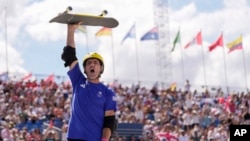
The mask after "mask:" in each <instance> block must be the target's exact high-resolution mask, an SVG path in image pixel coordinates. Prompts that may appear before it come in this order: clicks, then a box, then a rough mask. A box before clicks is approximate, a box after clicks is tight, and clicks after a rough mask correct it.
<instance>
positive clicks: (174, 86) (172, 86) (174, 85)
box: [169, 82, 176, 92]
mask: <svg viewBox="0 0 250 141" xmlns="http://www.w3.org/2000/svg"><path fill="white" fill-rule="evenodd" d="M169 88H170V91H172V92H173V91H175V90H176V82H174V83H172V84H171V85H170V87H169Z"/></svg>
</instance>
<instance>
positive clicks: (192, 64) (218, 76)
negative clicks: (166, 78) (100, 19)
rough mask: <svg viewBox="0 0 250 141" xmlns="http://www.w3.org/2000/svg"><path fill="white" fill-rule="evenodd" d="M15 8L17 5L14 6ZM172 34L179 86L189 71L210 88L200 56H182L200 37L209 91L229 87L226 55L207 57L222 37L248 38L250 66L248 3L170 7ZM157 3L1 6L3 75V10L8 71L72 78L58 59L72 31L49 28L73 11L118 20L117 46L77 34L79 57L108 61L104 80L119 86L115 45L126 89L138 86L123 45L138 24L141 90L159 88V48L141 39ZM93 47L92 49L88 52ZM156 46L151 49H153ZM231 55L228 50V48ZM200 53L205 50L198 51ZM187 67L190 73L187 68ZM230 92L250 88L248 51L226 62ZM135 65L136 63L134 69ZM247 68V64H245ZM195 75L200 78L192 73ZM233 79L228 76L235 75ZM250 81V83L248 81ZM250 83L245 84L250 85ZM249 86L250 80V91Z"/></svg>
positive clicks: (70, 0) (181, 0) (25, 0)
mask: <svg viewBox="0 0 250 141" xmlns="http://www.w3.org/2000/svg"><path fill="white" fill-rule="evenodd" d="M13 3H14V4H13ZM168 3H169V20H170V22H169V32H170V40H171V43H170V44H172V41H173V39H174V37H175V35H176V33H177V31H178V29H179V28H180V30H181V44H179V45H177V48H176V51H175V52H173V53H172V61H173V62H172V66H173V72H174V73H173V76H172V78H173V80H171V81H175V82H177V83H179V84H182V83H183V81H184V80H183V78H182V77H181V71H180V70H181V69H182V68H183V67H184V70H185V78H184V79H189V80H190V81H191V83H193V84H194V85H202V84H204V67H203V65H202V61H201V50H200V49H201V48H200V47H198V46H192V47H190V48H189V49H188V50H184V54H182V55H183V56H182V55H181V54H180V48H181V47H183V46H184V45H185V44H186V43H187V42H188V41H190V40H191V39H192V38H193V37H194V36H195V35H196V33H197V32H198V31H199V30H202V33H203V50H204V53H205V58H206V72H207V76H206V77H207V84H208V85H222V86H223V85H225V79H224V74H225V71H224V67H223V66H224V62H223V55H222V52H223V50H222V48H217V49H216V50H215V51H213V52H211V53H207V50H206V48H207V47H208V45H210V44H211V43H213V42H214V41H215V40H216V39H217V38H218V37H219V35H220V33H221V32H223V34H224V44H225V45H226V43H227V42H230V41H232V40H234V39H236V38H237V37H238V36H239V35H240V34H243V38H244V42H243V46H244V48H246V49H244V54H245V56H246V58H245V60H249V59H250V58H249V57H247V56H249V55H248V54H249V53H250V49H247V47H249V46H250V42H247V41H250V40H249V38H250V37H249V33H250V32H249V30H250V29H249V28H248V27H249V26H248V25H249V23H250V18H249V9H250V6H249V5H250V4H249V1H247V0H238V1H237V2H236V1H235V0H220V1H218V0H193V1H192V0H169V1H168ZM152 4H153V1H152V0H145V1H141V0H126V1H124V0H105V1H98V0H92V1H87V0H39V1H37V0H36V1H35V0H34V1H32V0H20V1H14V0H9V1H5V0H0V5H1V7H0V12H1V13H0V21H1V22H0V26H1V27H2V28H1V29H0V45H1V46H0V47H1V49H0V55H1V56H0V73H1V72H4V71H5V70H6V65H5V64H6V63H5V62H6V61H5V58H6V57H5V30H4V23H5V22H4V21H5V20H4V6H6V7H7V15H8V16H7V37H8V40H7V47H8V58H9V59H8V61H9V70H10V71H11V72H13V73H14V72H15V73H16V72H18V73H21V74H27V73H29V72H32V73H34V74H44V75H49V74H51V73H54V74H56V75H64V76H66V72H67V70H68V69H67V68H64V66H63V62H62V61H61V59H60V55H61V52H62V48H63V46H64V45H65V42H66V41H65V40H66V25H63V24H57V23H49V22H48V21H49V20H50V19H51V18H53V17H54V16H55V15H57V14H58V13H59V12H62V11H64V10H65V8H66V7H67V6H69V5H70V6H72V7H73V11H72V12H76V13H89V14H99V13H100V11H102V10H103V9H107V10H108V12H109V14H108V16H111V17H115V18H117V19H118V20H119V22H120V25H119V26H118V27H117V28H115V29H113V44H112V39H111V38H110V37H101V38H96V37H95V36H94V34H95V33H96V32H97V31H98V30H99V29H100V28H101V27H87V30H88V34H87V35H86V34H83V33H80V32H79V33H77V34H76V44H77V56H78V59H79V60H80V61H81V60H82V58H83V56H84V55H85V54H86V52H87V50H90V51H97V52H100V53H101V54H103V56H104V58H105V72H104V75H103V77H102V78H103V79H104V80H106V81H111V80H112V79H113V64H112V56H111V55H112V53H111V52H112V45H113V48H114V52H115V56H114V58H115V71H116V72H115V74H116V76H115V78H116V79H119V80H121V81H124V82H130V83H132V82H135V81H136V79H135V78H136V75H137V74H136V67H135V66H136V64H135V63H136V62H135V51H136V50H135V44H134V39H127V40H126V41H125V42H124V44H123V45H122V46H121V44H120V42H121V40H122V39H123V37H124V36H125V35H126V34H127V32H128V30H129V29H130V27H131V26H132V24H133V23H134V22H136V25H137V28H136V36H137V48H138V57H139V61H140V62H138V63H139V67H140V77H141V79H142V82H150V83H153V82H155V81H156V80H157V78H156V76H157V74H156V67H157V65H156V64H155V61H154V60H155V58H156V56H155V53H153V52H155V48H153V47H154V46H155V41H147V42H140V41H139V38H140V37H141V36H142V35H143V34H145V33H146V32H147V31H149V30H150V29H151V28H152V27H153V26H154V21H153V5H152ZM87 44H88V49H87V47H86V46H87ZM152 46H153V47H152ZM224 47H225V46H224ZM197 48H199V49H197ZM181 58H183V59H184V66H182V65H181ZM226 61H227V63H226V64H227V74H228V75H227V77H228V80H227V81H228V82H227V83H228V85H230V86H233V87H237V88H238V87H245V85H246V82H245V80H244V79H245V78H248V76H247V77H246V76H245V75H244V70H249V69H250V66H249V67H248V66H247V69H244V67H243V65H244V64H243V60H242V51H235V52H233V53H231V54H230V55H227V54H226ZM131 62H133V63H131ZM246 64H248V63H247V62H246ZM194 70H195V71H194ZM229 74H230V75H229ZM248 79H250V78H248ZM246 80H247V79H246ZM248 86H250V80H249V84H248Z"/></svg>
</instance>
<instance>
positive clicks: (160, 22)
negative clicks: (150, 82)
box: [153, 0, 173, 88]
mask: <svg viewBox="0 0 250 141" xmlns="http://www.w3.org/2000/svg"><path fill="white" fill-rule="evenodd" d="M153 2H154V4H153V6H154V23H155V25H156V27H157V28H158V33H159V38H158V42H157V45H156V47H157V53H156V57H157V59H156V60H157V66H158V80H159V82H160V83H161V86H162V87H163V88H166V87H168V86H169V85H170V84H171V83H172V82H173V80H172V65H171V62H172V61H171V44H170V33H169V13H168V0H154V1H153Z"/></svg>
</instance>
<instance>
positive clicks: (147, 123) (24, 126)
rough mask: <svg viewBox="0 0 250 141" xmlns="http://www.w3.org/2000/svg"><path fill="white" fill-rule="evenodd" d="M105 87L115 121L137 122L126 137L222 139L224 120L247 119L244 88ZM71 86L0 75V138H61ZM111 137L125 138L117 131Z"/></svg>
mask: <svg viewBox="0 0 250 141" xmlns="http://www.w3.org/2000/svg"><path fill="white" fill-rule="evenodd" d="M109 86H110V88H112V89H113V90H114V91H115V92H116V94H117V103H118V105H117V106H118V107H117V109H118V110H117V112H116V116H117V121H118V123H140V124H143V133H142V135H141V136H140V137H133V135H131V139H129V140H131V141H136V140H138V141H175V140H176V141H177V140H178V141H228V140H229V125H231V124H250V114H249V112H250V108H249V104H250V94H249V93H244V92H240V93H230V94H225V93H224V92H223V91H221V90H220V89H219V90H217V91H216V93H214V94H211V93H210V91H209V90H207V89H206V90H204V91H201V92H198V91H196V90H192V91H191V84H190V83H189V81H188V80H187V81H186V84H185V85H184V87H180V88H178V86H176V87H175V89H161V88H160V87H158V86H157V85H154V86H152V88H146V87H143V86H140V84H135V85H131V86H123V85H122V84H120V83H118V81H115V82H114V83H112V84H109ZM71 91H72V90H71V85H70V83H55V82H49V83H46V82H44V81H43V80H41V81H40V82H37V81H32V82H31V81H28V82H22V81H18V82H14V81H2V80H1V81H0V118H1V119H0V126H1V134H0V138H1V140H3V141H66V132H67V122H68V120H69V117H70V102H71V96H72V92H71ZM113 140H114V141H125V139H124V137H122V136H119V134H118V135H114V136H113ZM126 141H127V140H126Z"/></svg>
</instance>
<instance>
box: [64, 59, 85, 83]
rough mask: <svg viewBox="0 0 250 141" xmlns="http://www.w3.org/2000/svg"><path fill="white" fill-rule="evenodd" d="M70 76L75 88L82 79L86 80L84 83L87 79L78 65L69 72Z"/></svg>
mask: <svg viewBox="0 0 250 141" xmlns="http://www.w3.org/2000/svg"><path fill="white" fill-rule="evenodd" d="M68 76H69V78H70V81H71V83H72V86H73V87H74V85H75V84H76V83H77V81H78V80H79V79H80V78H84V81H85V80H86V77H85V76H84V75H83V74H82V72H81V70H80V67H79V64H78V63H77V64H76V65H75V66H74V68H72V69H71V70H69V71H68Z"/></svg>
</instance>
